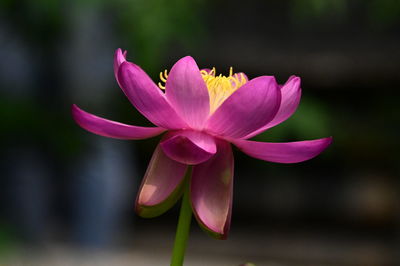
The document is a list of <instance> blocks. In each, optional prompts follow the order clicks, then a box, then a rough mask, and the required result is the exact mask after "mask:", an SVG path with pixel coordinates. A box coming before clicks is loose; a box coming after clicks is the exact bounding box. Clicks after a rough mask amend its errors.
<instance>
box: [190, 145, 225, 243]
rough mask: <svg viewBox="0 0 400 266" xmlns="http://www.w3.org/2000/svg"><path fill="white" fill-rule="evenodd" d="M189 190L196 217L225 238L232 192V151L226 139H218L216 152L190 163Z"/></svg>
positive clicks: (218, 236) (208, 228) (219, 236)
mask: <svg viewBox="0 0 400 266" xmlns="http://www.w3.org/2000/svg"><path fill="white" fill-rule="evenodd" d="M190 192H191V200H192V208H193V212H194V214H195V217H196V219H197V221H198V222H199V223H200V224H201V225H202V226H203V227H204V228H205V229H206V230H207V231H210V233H211V234H212V235H213V236H215V237H217V238H222V239H225V238H226V237H227V234H228V231H229V227H230V222H231V211H232V193H233V154H232V149H231V145H230V144H229V143H228V142H225V141H222V140H219V141H218V152H217V153H216V154H215V156H214V157H212V158H211V159H210V160H208V161H206V162H205V163H202V164H199V165H196V166H194V167H193V173H192V182H191V187H190Z"/></svg>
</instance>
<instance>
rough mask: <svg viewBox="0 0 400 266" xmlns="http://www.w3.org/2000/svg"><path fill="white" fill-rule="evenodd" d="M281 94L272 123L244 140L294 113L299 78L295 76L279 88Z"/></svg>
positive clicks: (298, 98)
mask: <svg viewBox="0 0 400 266" xmlns="http://www.w3.org/2000/svg"><path fill="white" fill-rule="evenodd" d="M281 94H282V101H281V105H280V107H279V110H278V113H277V114H276V115H275V117H274V119H272V121H270V122H269V123H267V124H266V125H264V126H263V127H261V128H260V129H257V130H256V131H254V132H252V133H250V134H249V135H247V136H246V137H244V138H245V139H248V138H251V137H253V136H255V135H258V134H260V133H262V132H264V131H265V130H267V129H269V128H271V127H274V126H276V125H278V124H280V123H282V122H283V121H285V120H286V119H288V118H289V117H290V116H291V115H292V114H293V113H294V112H295V111H296V109H297V106H298V105H299V103H300V98H301V88H300V78H299V77H296V76H291V77H290V78H289V79H288V80H287V81H286V83H285V84H284V85H283V86H282V87H281Z"/></svg>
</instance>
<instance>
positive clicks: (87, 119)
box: [72, 104, 166, 140]
mask: <svg viewBox="0 0 400 266" xmlns="http://www.w3.org/2000/svg"><path fill="white" fill-rule="evenodd" d="M72 117H73V118H74V120H75V121H76V123H78V125H80V126H81V127H82V128H84V129H86V130H87V131H89V132H92V133H94V134H97V135H100V136H104V137H109V138H115V139H132V140H134V139H147V138H151V137H154V136H157V135H159V134H161V133H162V132H164V131H165V130H166V129H164V128H160V127H138V126H131V125H126V124H122V123H119V122H115V121H111V120H108V119H104V118H101V117H98V116H95V115H93V114H90V113H87V112H85V111H83V110H82V109H80V108H79V107H78V106H76V105H75V104H74V105H72Z"/></svg>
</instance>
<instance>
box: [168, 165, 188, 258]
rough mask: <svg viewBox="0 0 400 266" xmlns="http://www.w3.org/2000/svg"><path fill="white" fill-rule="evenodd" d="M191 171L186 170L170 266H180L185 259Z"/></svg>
mask: <svg viewBox="0 0 400 266" xmlns="http://www.w3.org/2000/svg"><path fill="white" fill-rule="evenodd" d="M191 170H192V169H188V172H187V175H186V177H185V181H184V182H185V184H184V192H183V197H182V205H181V210H180V213H179V220H178V226H177V228H176V235H175V243H174V249H173V251H172V259H171V266H182V265H183V260H184V257H185V250H186V243H187V240H188V237H189V232H190V222H191V220H192V207H191V206H190V199H189V192H190V191H189V189H190V178H191V173H192V171H191Z"/></svg>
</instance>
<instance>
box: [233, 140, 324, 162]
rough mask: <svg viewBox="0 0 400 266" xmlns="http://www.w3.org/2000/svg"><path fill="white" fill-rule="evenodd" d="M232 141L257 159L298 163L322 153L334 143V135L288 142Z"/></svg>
mask: <svg viewBox="0 0 400 266" xmlns="http://www.w3.org/2000/svg"><path fill="white" fill-rule="evenodd" d="M232 143H233V144H235V145H236V146H237V147H238V148H239V149H240V150H242V151H243V152H244V153H246V154H248V155H250V156H251V157H254V158H257V159H261V160H265V161H269V162H275V163H298V162H303V161H306V160H309V159H311V158H314V157H315V156H317V155H318V154H320V153H321V152H322V151H323V150H325V149H326V148H327V147H328V146H329V145H330V144H331V143H332V137H329V138H322V139H316V140H305V141H296V142H286V143H269V142H257V141H250V140H240V139H236V140H232Z"/></svg>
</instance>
